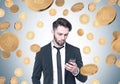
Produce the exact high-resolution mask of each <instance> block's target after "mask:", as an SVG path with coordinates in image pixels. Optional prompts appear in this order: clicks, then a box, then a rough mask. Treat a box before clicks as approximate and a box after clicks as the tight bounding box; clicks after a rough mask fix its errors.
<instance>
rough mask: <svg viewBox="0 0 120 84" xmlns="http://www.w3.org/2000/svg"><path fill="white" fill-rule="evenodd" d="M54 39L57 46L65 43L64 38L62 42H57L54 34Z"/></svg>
mask: <svg viewBox="0 0 120 84" xmlns="http://www.w3.org/2000/svg"><path fill="white" fill-rule="evenodd" d="M54 40H55V42H56V44H57V45H59V46H63V45H64V43H65V40H63V42H59V41H58V40H57V38H56V37H55V36H54Z"/></svg>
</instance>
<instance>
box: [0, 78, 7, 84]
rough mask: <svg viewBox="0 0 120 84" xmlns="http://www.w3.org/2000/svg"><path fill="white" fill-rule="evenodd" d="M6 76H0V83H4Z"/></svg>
mask: <svg viewBox="0 0 120 84" xmlns="http://www.w3.org/2000/svg"><path fill="white" fill-rule="evenodd" d="M5 81H6V78H5V77H3V76H0V84H5Z"/></svg>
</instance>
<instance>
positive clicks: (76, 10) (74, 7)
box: [71, 2, 84, 12]
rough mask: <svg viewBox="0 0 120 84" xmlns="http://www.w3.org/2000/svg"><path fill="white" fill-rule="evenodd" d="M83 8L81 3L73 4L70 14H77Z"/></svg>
mask: <svg viewBox="0 0 120 84" xmlns="http://www.w3.org/2000/svg"><path fill="white" fill-rule="evenodd" d="M83 8H84V4H83V3H82V2H78V3H75V4H74V5H73V6H72V7H71V11H72V12H79V11H81V10H82V9H83Z"/></svg>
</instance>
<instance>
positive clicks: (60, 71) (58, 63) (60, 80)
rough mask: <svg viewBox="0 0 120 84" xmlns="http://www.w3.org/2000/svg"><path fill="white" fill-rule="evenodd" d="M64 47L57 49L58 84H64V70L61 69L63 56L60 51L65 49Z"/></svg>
mask: <svg viewBox="0 0 120 84" xmlns="http://www.w3.org/2000/svg"><path fill="white" fill-rule="evenodd" d="M63 47H64V46H62V47H60V48H58V47H55V46H54V48H56V49H57V72H58V84H62V68H61V55H60V49H61V48H63Z"/></svg>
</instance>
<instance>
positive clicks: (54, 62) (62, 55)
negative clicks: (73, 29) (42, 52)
mask: <svg viewBox="0 0 120 84" xmlns="http://www.w3.org/2000/svg"><path fill="white" fill-rule="evenodd" d="M51 44H52V62H53V84H58V74H57V58H56V54H57V49H56V48H54V47H53V46H54V44H53V43H52V42H51ZM60 54H61V66H62V67H61V68H62V84H64V81H65V45H64V47H63V48H62V49H60Z"/></svg>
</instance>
